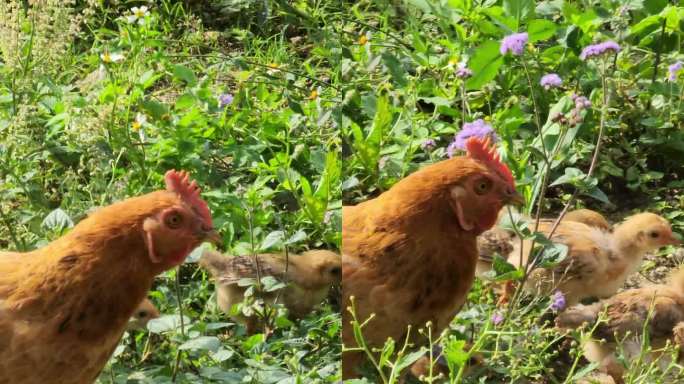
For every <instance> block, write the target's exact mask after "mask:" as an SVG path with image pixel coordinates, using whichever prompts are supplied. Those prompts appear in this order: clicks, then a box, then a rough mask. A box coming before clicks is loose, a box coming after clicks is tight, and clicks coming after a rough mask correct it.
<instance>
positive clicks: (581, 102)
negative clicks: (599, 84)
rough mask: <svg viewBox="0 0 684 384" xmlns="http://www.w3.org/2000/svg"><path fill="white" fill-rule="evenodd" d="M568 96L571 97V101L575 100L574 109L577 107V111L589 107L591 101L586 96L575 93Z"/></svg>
mask: <svg viewBox="0 0 684 384" xmlns="http://www.w3.org/2000/svg"><path fill="white" fill-rule="evenodd" d="M570 97H571V98H572V101H574V102H575V109H577V110H578V112H579V111H581V110H583V109H587V108H591V101H589V99H587V98H586V97H584V96H580V95H578V94H576V93H573V94H572V96H570Z"/></svg>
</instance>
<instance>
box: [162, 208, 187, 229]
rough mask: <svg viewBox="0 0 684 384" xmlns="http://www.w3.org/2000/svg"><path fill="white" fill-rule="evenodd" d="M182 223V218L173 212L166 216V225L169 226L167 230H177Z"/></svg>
mask: <svg viewBox="0 0 684 384" xmlns="http://www.w3.org/2000/svg"><path fill="white" fill-rule="evenodd" d="M182 223H183V217H182V216H181V215H180V214H179V213H177V212H174V213H172V214H170V215H168V216H166V225H168V226H169V228H173V229H176V228H179V227H180V226H181V224H182Z"/></svg>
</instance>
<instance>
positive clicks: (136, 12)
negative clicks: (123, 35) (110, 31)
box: [126, 5, 150, 25]
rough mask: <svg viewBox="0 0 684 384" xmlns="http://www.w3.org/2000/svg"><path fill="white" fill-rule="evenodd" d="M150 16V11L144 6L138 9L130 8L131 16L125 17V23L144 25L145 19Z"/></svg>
mask: <svg viewBox="0 0 684 384" xmlns="http://www.w3.org/2000/svg"><path fill="white" fill-rule="evenodd" d="M149 15H150V11H149V10H148V8H147V7H146V6H144V5H143V6H142V7H140V8H138V7H133V8H131V14H130V15H128V16H126V21H127V22H128V24H133V23H135V22H136V21H137V22H138V24H140V25H143V24H145V17H146V16H149Z"/></svg>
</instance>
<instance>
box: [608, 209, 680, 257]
mask: <svg viewBox="0 0 684 384" xmlns="http://www.w3.org/2000/svg"><path fill="white" fill-rule="evenodd" d="M616 236H622V237H626V238H633V239H634V241H635V243H636V245H637V247H638V248H639V249H641V250H643V251H652V250H656V249H658V248H661V247H664V246H666V245H678V244H680V241H679V239H677V238H676V237H675V236H674V234H673V232H672V228H671V227H670V223H669V222H668V221H667V220H666V219H664V218H663V217H661V216H658V215H656V214H654V213H650V212H644V213H639V214H636V215H633V216H630V217H628V218H627V219H626V220H625V221H624V222H623V223H622V224H620V226H619V227H618V228H617V229H616Z"/></svg>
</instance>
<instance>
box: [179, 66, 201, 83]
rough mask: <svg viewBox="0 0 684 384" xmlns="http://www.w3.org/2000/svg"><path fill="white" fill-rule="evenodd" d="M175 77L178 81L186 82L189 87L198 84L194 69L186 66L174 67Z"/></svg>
mask: <svg viewBox="0 0 684 384" xmlns="http://www.w3.org/2000/svg"><path fill="white" fill-rule="evenodd" d="M173 77H175V78H176V79H178V80H181V81H184V82H185V83H186V84H187V85H188V86H193V85H195V84H197V77H195V73H194V72H193V71H192V69H190V68H188V67H186V66H184V65H179V64H177V65H174V66H173Z"/></svg>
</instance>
